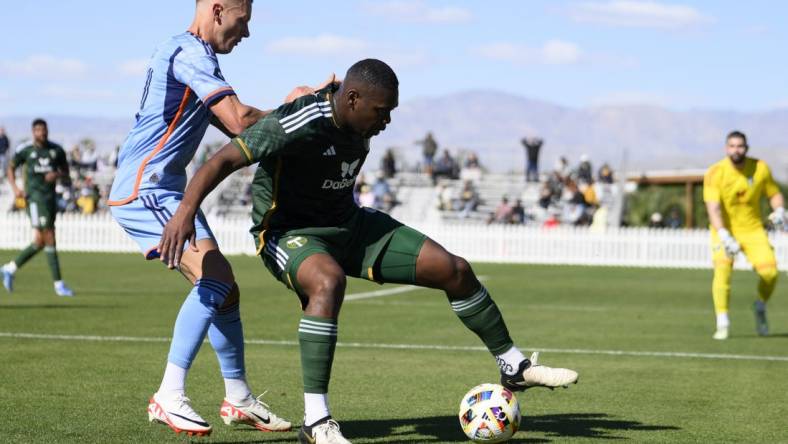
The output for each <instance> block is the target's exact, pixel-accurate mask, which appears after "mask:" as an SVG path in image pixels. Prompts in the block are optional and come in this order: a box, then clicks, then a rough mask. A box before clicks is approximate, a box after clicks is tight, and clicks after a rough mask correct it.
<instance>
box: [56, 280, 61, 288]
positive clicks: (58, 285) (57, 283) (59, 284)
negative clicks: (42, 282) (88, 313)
mask: <svg viewBox="0 0 788 444" xmlns="http://www.w3.org/2000/svg"><path fill="white" fill-rule="evenodd" d="M62 286H63V281H55V288H57V287H62Z"/></svg>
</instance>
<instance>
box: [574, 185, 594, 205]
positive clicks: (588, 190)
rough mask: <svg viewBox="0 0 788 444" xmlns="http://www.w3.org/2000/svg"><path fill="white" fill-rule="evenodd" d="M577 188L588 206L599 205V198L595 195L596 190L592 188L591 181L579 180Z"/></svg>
mask: <svg viewBox="0 0 788 444" xmlns="http://www.w3.org/2000/svg"><path fill="white" fill-rule="evenodd" d="M577 188H578V189H579V190H580V192H581V193H583V199H584V200H585V201H586V205H588V206H590V207H597V206H599V199H598V198H597V196H596V190H595V189H594V183H593V182H592V181H585V180H580V183H579V184H578V186H577Z"/></svg>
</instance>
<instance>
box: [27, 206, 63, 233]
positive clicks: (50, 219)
mask: <svg viewBox="0 0 788 444" xmlns="http://www.w3.org/2000/svg"><path fill="white" fill-rule="evenodd" d="M27 215H28V216H29V217H30V225H31V226H32V227H33V228H35V229H36V230H47V229H49V230H51V229H54V228H55V217H56V216H57V205H56V203H55V200H54V199H30V198H28V199H27Z"/></svg>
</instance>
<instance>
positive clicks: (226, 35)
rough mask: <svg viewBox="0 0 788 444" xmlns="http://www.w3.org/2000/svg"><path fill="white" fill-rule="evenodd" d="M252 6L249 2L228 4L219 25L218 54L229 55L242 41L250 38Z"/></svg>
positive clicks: (241, 0) (245, 0) (216, 48)
mask: <svg viewBox="0 0 788 444" xmlns="http://www.w3.org/2000/svg"><path fill="white" fill-rule="evenodd" d="M251 18H252V4H251V3H250V2H249V1H248V0H240V1H238V2H227V6H226V7H225V8H224V11H223V12H222V13H221V19H220V20H218V24H217V36H216V47H215V48H214V51H216V52H217V53H218V54H228V53H230V51H232V50H233V48H235V46H236V45H238V43H240V42H241V40H243V39H245V38H246V37H249V20H251Z"/></svg>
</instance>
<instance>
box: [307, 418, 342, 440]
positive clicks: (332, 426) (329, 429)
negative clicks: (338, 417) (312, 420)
mask: <svg viewBox="0 0 788 444" xmlns="http://www.w3.org/2000/svg"><path fill="white" fill-rule="evenodd" d="M298 442H299V443H300V444H352V443H351V442H350V441H348V440H347V439H345V437H344V436H342V432H341V431H340V430H339V424H337V422H336V421H334V420H333V419H331V418H330V417H329V418H327V419H326V420H325V421H322V422H318V423H317V424H316V425H313V426H311V427H307V426H306V425H304V426H301V430H300V431H299V432H298Z"/></svg>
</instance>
